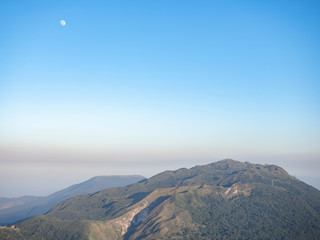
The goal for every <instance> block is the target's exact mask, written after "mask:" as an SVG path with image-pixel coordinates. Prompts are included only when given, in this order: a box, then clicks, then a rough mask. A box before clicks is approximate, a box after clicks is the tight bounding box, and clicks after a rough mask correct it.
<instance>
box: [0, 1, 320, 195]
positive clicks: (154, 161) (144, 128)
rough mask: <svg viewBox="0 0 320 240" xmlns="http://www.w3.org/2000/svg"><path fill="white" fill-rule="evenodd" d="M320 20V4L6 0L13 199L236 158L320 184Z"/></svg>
mask: <svg viewBox="0 0 320 240" xmlns="http://www.w3.org/2000/svg"><path fill="white" fill-rule="evenodd" d="M319 12H320V2H319V1H311V0H304V1H302V0H301V1H296V0H280V1H279V0H277V1H275V0H270V1H249V0H244V1H236V0H228V1H225V0H203V1H193V0H192V1H191V0H175V1H172V0H171V1H169V0H161V1H156V0H136V1H132V0H105V1H102V0H101V1H100V0H99V1H98V0H93V1H84V0H77V1H72V0H69V1H66V0H64V1H58V0H57V1H50V2H49V1H40V0H39V1H34V0H30V1H23V0H11V1H1V2H0V197H17V196H22V195H38V196H44V195H48V194H50V193H53V192H54V191H57V190H60V189H62V188H64V187H67V186H69V185H72V184H75V183H78V182H81V181H85V180H87V179H88V178H90V177H93V176H97V175H115V174H140V175H144V176H146V177H150V176H152V175H154V174H157V173H159V172H161V171H164V170H168V169H170V170H175V169H177V168H180V167H192V166H195V165H200V164H207V163H210V162H214V161H218V160H221V159H224V158H232V159H235V160H239V161H250V162H253V163H263V164H265V163H269V164H277V165H280V166H282V167H284V168H285V169H286V170H287V171H288V172H289V173H290V174H291V175H294V176H296V177H298V178H299V179H301V180H303V181H306V182H307V183H309V184H311V185H313V186H315V187H317V188H318V189H320V177H319V176H320V175H319V173H320V94H319V92H320V67H319V66H320V44H319V43H320V14H319ZM61 20H64V21H65V23H66V24H65V26H63V25H62V24H60V21H61Z"/></svg>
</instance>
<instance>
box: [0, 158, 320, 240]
mask: <svg viewBox="0 0 320 240" xmlns="http://www.w3.org/2000/svg"><path fill="white" fill-rule="evenodd" d="M9 237H11V238H10V239H36V240H37V239H81V240H82V239H83V240H98V239H100V240H116V239H124V240H131V239H139V240H142V239H319V238H320V191H319V190H317V189H315V188H313V187H311V186H309V185H307V184H305V183H303V182H301V181H299V180H298V179H296V178H295V177H293V176H290V175H289V174H288V173H287V172H286V171H285V170H284V169H282V168H281V167H278V166H275V165H267V164H266V165H261V164H252V163H249V162H244V163H243V162H238V161H234V160H231V159H226V160H222V161H219V162H214V163H211V164H208V165H204V166H195V167H193V168H190V169H186V168H181V169H178V170H176V171H165V172H162V173H160V174H158V175H155V176H153V177H151V178H149V179H144V180H141V181H140V182H138V183H135V184H132V185H129V186H126V187H121V188H111V189H106V190H102V191H100V192H97V193H94V194H87V195H81V196H77V197H73V198H70V199H67V200H65V201H63V202H60V203H59V204H57V205H56V206H55V207H53V208H52V209H51V210H50V211H49V212H48V213H47V214H45V215H40V216H35V217H32V218H29V219H26V220H23V221H20V222H17V223H16V226H15V228H13V229H9V228H5V229H2V230H1V229H0V238H1V239H9Z"/></svg>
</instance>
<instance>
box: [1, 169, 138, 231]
mask: <svg viewBox="0 0 320 240" xmlns="http://www.w3.org/2000/svg"><path fill="white" fill-rule="evenodd" d="M142 179H144V177H142V176H133V175H128V176H126V175H124V176H97V177H93V178H91V179H89V180H87V181H85V182H82V183H79V184H75V185H72V186H70V187H68V188H66V189H63V190H61V191H58V192H56V193H53V194H51V195H49V196H47V197H33V196H26V197H20V198H11V199H10V198H0V225H4V224H9V223H12V222H15V221H18V220H21V219H24V218H27V217H31V216H34V215H37V214H44V213H46V212H47V211H48V210H50V208H52V207H53V206H54V205H56V204H57V203H59V202H61V201H63V200H65V199H68V198H70V197H74V196H78V195H81V194H87V193H94V192H97V191H100V190H102V189H106V188H112V187H121V186H126V185H129V184H131V183H135V182H138V181H140V180H142Z"/></svg>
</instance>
